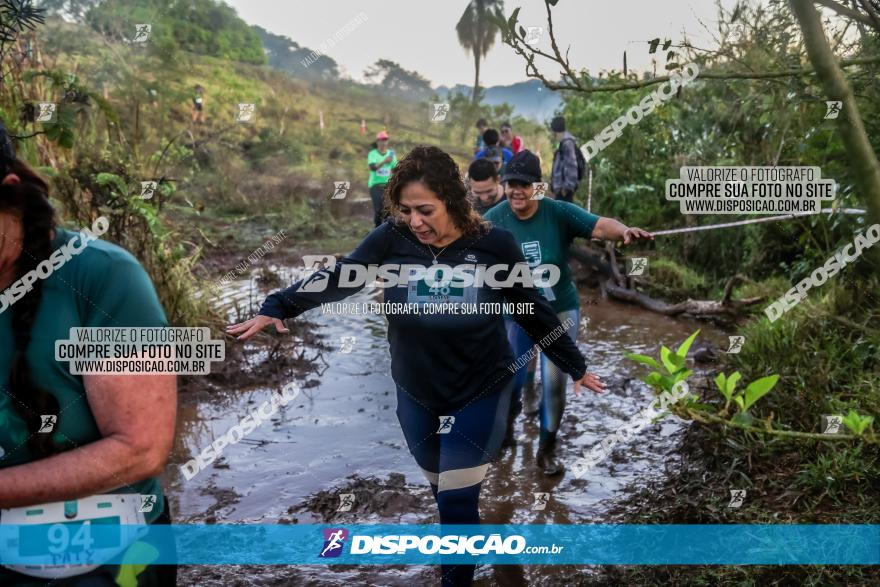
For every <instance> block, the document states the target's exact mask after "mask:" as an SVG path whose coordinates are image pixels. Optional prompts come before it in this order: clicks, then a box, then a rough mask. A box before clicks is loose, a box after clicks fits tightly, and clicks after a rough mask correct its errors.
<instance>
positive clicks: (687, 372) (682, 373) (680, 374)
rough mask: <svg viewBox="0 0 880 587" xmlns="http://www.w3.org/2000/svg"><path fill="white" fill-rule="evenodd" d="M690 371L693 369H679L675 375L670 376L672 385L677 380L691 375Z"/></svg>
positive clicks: (682, 379)
mask: <svg viewBox="0 0 880 587" xmlns="http://www.w3.org/2000/svg"><path fill="white" fill-rule="evenodd" d="M692 373H693V371H691V370H690V369H685V370H684V371H679V372H678V373H676V374H675V375H673V376H672V385H675V384H676V383H678V382H679V381H684V380H686V379H687V378H688V377H690V376H691V374H692Z"/></svg>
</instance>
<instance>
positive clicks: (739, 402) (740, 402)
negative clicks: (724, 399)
mask: <svg viewBox="0 0 880 587" xmlns="http://www.w3.org/2000/svg"><path fill="white" fill-rule="evenodd" d="M733 401H735V402H736V405H738V406H739V409H740V411H743V412H744V411H745V410H746V408H745V404H744V403H743V396H741V395H738V396H736V397H735V398H733Z"/></svg>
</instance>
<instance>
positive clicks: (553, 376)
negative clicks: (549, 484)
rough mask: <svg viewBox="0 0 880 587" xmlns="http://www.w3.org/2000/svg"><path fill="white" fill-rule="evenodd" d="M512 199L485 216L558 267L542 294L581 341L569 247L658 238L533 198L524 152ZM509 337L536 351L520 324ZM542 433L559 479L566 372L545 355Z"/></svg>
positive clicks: (514, 162)
mask: <svg viewBox="0 0 880 587" xmlns="http://www.w3.org/2000/svg"><path fill="white" fill-rule="evenodd" d="M501 180H502V182H503V183H504V188H505V193H506V194H507V199H506V200H504V201H503V202H500V203H499V204H498V205H497V206H495V207H494V208H492V209H491V210H489V211H488V212H487V213H486V215H485V218H486V220H488V221H490V222H491V223H492V224H493V225H495V226H499V227H501V228H505V229H507V230H509V231H510V232H512V233H513V235H514V237H515V238H516V242H517V243H518V244H519V245H520V247H521V248H522V252H523V255H524V256H525V258H526V260H527V261H528V263H529V266H530V267H532V268H535V267H537V266H538V265H542V264H544V265H556V266H557V267H558V268H559V272H560V278H559V282H558V283H557V284H556V285H555V286H553V287H546V288H543V290H542V295H543V296H544V298H546V299H547V300H548V301H549V302H550V305H551V306H552V308H553V311H555V312H556V314H557V317H558V318H559V321H560V322H561V323H562V324H563V325H564V326H566V332H567V333H568V336H569V337H570V338H571V339H572V340H575V341H576V340H577V333H578V326H579V324H580V299H579V298H578V291H577V288H576V287H575V284H574V280H573V279H572V275H571V270H570V269H569V267H568V261H567V259H568V248H569V247H570V246H571V243H572V241H574V239H575V238H578V237H580V238H585V239H590V238H599V239H604V240H609V241H623V243H624V244H629V243H630V242H632V241H634V240H637V239H643V238H644V239H653V238H654V236H653V235H652V234H651V233H649V232H646V231H644V230H641V229H639V228H629V227H627V226H625V225H624V224H622V223H620V222H618V221H617V220H614V219H613V218H603V217H599V216H596V215H595V214H590V213H589V212H587V211H586V210H584V209H583V208H581V207H580V206H576V205H575V204H571V203H569V202H561V201H559V200H552V199H550V198H541V199H534V198H533V196H534V194H535V189H534V187H533V185H534V184H535V183H537V182H540V181H541V166H540V164H539V162H538V158H537V157H535V156H534V155H533V154H532V153H531V152H530V151H528V150H526V151H521V152H520V153H518V154H517V155H515V156H514V157H513V159H511V161H510V164H509V165H508V170H507V173H505V174H504V175H503V176H502V178H501ZM507 333H508V337H509V339H510V343H511V347H512V348H513V352H514V354H515V355H517V356H522V355H523V354H524V353H526V352H528V350H529V349H530V348H532V347H534V345H535V343H534V342H533V341H534V338H531V337H529V336H528V335H527V334H526V333H525V332H524V331H523V330H522V328H520V327H519V326H517V324H516V323H515V322H513V321H510V320H508V322H507ZM524 380H525V372H524V370H523V369H520V370H519V371H517V372H516V374H515V379H514V385H515V388H514V400H513V401H512V402H511V404H510V406H511V411H510V414H509V426H508V427H509V428H512V427H513V423H514V421H515V419H516V415H517V413H518V412H519V410H520V406H519V405H517V404H519V403H520V401H519V398H520V389H521V386H522V384H523V382H524ZM541 387H542V390H543V395H542V397H541V406H540V412H541V432H540V437H539V442H538V454H537V458H536V459H535V460H536V464H537V465H538V467H539V468H540V469H541V471H542V472H543V474H544V475H558V474H560V473H562V472H563V470H564V467H563V466H562V464H561V463H560V462H559V461H558V460H557V458H556V435H557V433H558V431H559V425H560V423H561V422H562V414H563V411H564V410H565V389H566V381H565V376H564V374H563V372H562V371H559V370H558V368H557V367H556V366H555V365H553V364H551V363H550V362H549V361H547V357H545V356H544V354H543V353H542V354H541Z"/></svg>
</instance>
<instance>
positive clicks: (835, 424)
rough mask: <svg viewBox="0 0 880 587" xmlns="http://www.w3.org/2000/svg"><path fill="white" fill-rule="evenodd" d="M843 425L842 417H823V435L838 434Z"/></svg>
mask: <svg viewBox="0 0 880 587" xmlns="http://www.w3.org/2000/svg"><path fill="white" fill-rule="evenodd" d="M842 423H843V417H842V416H822V434H837V433H838V432H839V431H840V425H841V424H842Z"/></svg>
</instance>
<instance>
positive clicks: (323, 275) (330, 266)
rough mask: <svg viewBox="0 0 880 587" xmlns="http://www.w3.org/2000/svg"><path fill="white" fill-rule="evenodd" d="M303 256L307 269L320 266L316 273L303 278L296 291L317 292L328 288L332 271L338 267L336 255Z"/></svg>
mask: <svg viewBox="0 0 880 587" xmlns="http://www.w3.org/2000/svg"><path fill="white" fill-rule="evenodd" d="M302 258H303V264H305V267H306V271H309V270H312V269H315V265H318V267H317V270H316V271H315V272H314V273H312V274H311V275H309V276H308V277H306V278H305V279H303V281H302V284H300V286H299V288H297V290H296V291H301V292H305V293H316V292H321V291H324V290H325V289H327V283H328V282H329V279H330V272H332V271H334V270H335V269H336V257H334V256H333V255H303V256H302Z"/></svg>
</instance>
